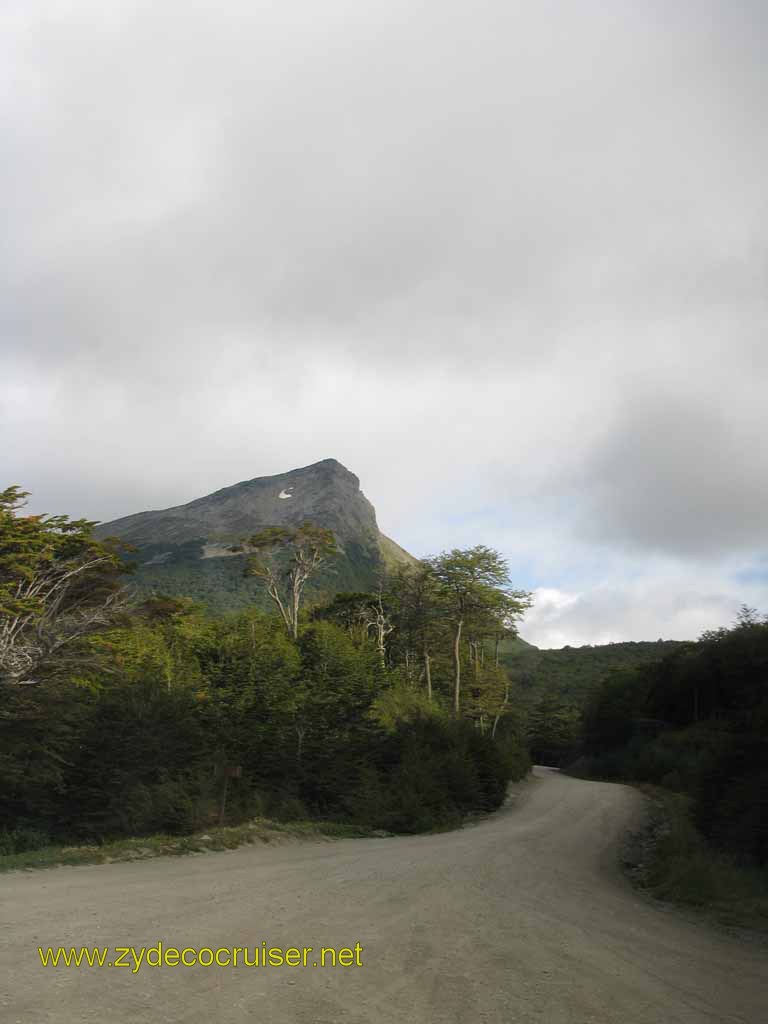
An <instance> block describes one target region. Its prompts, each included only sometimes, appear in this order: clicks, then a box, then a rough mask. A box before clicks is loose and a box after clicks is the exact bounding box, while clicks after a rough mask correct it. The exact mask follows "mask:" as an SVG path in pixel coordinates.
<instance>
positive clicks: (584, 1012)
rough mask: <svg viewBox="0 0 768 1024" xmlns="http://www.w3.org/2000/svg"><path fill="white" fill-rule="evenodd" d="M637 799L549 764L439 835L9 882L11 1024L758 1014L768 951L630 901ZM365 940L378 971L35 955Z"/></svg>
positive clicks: (581, 1020) (743, 1022)
mask: <svg viewBox="0 0 768 1024" xmlns="http://www.w3.org/2000/svg"><path fill="white" fill-rule="evenodd" d="M641 808H642V798H641V797H640V795H639V794H637V793H636V792H635V791H633V790H632V789H630V788H628V787H625V786H620V785H614V784H610V783H600V782H587V781H584V780H581V779H574V778H569V777H566V776H562V775H560V774H559V773H557V772H553V771H549V770H547V769H537V770H536V772H535V773H534V777H533V779H532V780H531V782H530V783H528V784H526V785H524V786H522V787H517V788H516V790H515V791H514V793H513V798H512V799H511V800H510V802H509V803H508V805H507V806H506V807H505V808H504V809H503V810H502V811H500V812H499V813H497V814H495V815H492V816H491V817H489V818H488V819H486V820H483V821H480V822H478V823H475V824H473V825H471V826H470V827H467V828H464V829H460V830H458V831H456V832H446V833H440V834H436V835H425V836H412V837H397V838H382V839H360V840H358V839H349V840H341V841H338V842H333V843H328V842H306V843H305V842H302V843H297V844H291V845H285V846H281V847H276V848H271V847H253V846H248V847H244V848H241V849H237V850H232V851H228V852H223V853H220V854H213V855H208V856H204V857H183V858H167V859H158V860H151V861H146V862H135V863H120V864H109V865H102V866H86V867H62V868H55V869H52V870H49V871H43V872H15V873H12V874H8V875H5V876H3V877H1V878H0V920H1V921H2V924H3V928H2V930H1V931H0V1019H2V1020H3V1021H8V1022H11V1024H42V1022H46V1024H48V1022H56V1024H69V1022H73V1024H74V1022H77V1024H81V1022H83V1024H84V1022H98V1024H103V1022H104V1021H107V1020H108V1021H109V1022H110V1024H122V1022H129V1021H130V1022H151V1024H161V1022H185V1024H196V1022H203V1021H205V1022H210V1021H216V1022H217V1024H235V1022H238V1024H239V1022H242V1021H259V1020H264V1021H267V1020H268V1021H270V1022H271V1024H283V1022H298V1024H331V1022H333V1024H338V1022H345V1024H358V1022H360V1024H362V1022H374V1024H377V1022H392V1024H394V1022H396V1021H397V1022H398V1024H399V1022H401V1021H409V1022H422V1021H423V1022H430V1024H432V1022H443V1021H445V1022H462V1024H464V1022H466V1024H474V1022H496V1021H499V1022H502V1021H504V1022H512V1021H514V1022H515V1024H527V1022H541V1024H560V1022H567V1024H678V1022H679V1024H702V1022H712V1024H714V1022H717V1024H721V1022H722V1024H758V1022H759V1024H763V1022H764V1021H765V1019H766V1007H768V955H767V954H766V952H765V950H764V949H759V948H755V947H752V946H750V945H748V944H746V943H742V942H740V941H738V940H737V939H736V938H733V937H730V936H728V935H723V934H719V933H717V932H715V931H713V930H711V929H708V928H706V927H704V926H701V925H698V924H696V923H695V922H691V921H688V920H685V919H684V918H682V917H680V916H679V915H677V914H676V913H674V912H670V911H669V910H665V909H663V908H661V907H658V906H655V905H651V904H649V903H648V901H647V900H645V899H643V898H642V897H640V896H638V895H637V894H636V893H635V892H633V890H632V888H631V886H630V885H629V883H628V882H627V881H626V880H625V879H624V878H623V876H622V874H621V872H620V869H619V864H618V846H619V842H620V839H621V837H622V835H623V834H624V833H625V831H626V829H627V828H628V827H629V826H630V825H632V824H634V823H636V821H637V817H638V815H639V814H640V812H641ZM158 940H162V942H163V944H164V945H165V946H166V947H167V946H175V947H178V948H182V947H187V946H189V947H203V946H205V947H210V948H213V949H216V948H217V947H232V946H248V947H253V946H258V945H260V944H261V941H262V940H266V942H267V943H268V945H270V946H282V947H287V946H299V947H302V946H312V947H314V949H316V950H317V949H319V948H320V947H322V946H326V947H328V946H336V947H339V946H347V947H352V946H354V945H355V943H360V944H361V946H362V947H363V953H362V961H363V966H362V967H356V966H349V967H335V968H331V967H326V968H321V967H317V968H313V967H312V966H311V964H310V965H308V966H307V967H266V968H261V967H245V966H239V967H237V968H233V967H216V966H212V967H200V966H195V967H189V968H185V967H181V966H178V967H170V966H168V967H166V966H163V967H147V966H144V967H142V969H141V970H139V971H138V972H137V973H135V974H133V973H131V970H130V969H119V968H113V969H109V968H106V967H105V968H102V969H99V968H88V967H81V968H79V969H78V968H74V967H70V968H67V967H65V966H62V965H60V966H58V967H55V968H54V967H47V968H43V967H42V966H41V965H40V961H39V957H38V954H37V947H38V946H45V947H47V946H49V945H50V946H58V945H64V946H70V945H77V946H80V945H83V944H89V945H98V946H111V947H115V946H136V947H140V946H151V945H155V944H156V943H157V941H158Z"/></svg>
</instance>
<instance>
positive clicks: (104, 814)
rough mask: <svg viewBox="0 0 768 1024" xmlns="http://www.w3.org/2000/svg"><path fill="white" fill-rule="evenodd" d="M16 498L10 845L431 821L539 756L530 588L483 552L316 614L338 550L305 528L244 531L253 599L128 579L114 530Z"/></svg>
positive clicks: (3, 503)
mask: <svg viewBox="0 0 768 1024" xmlns="http://www.w3.org/2000/svg"><path fill="white" fill-rule="evenodd" d="M24 498H25V494H24V493H23V492H22V491H20V490H19V489H18V488H9V489H8V490H6V491H5V492H3V493H2V494H0V676H1V677H2V680H1V681H2V696H3V703H2V711H0V822H1V823H2V825H1V826H0V843H2V848H3V850H4V851H5V852H14V851H21V850H24V849H30V848H34V847H35V846H41V845H44V844H46V843H49V842H51V841H89V842H92V841H99V840H101V839H104V838H107V837H114V836H119V835H127V834H150V833H154V832H171V833H173V832H180V833H184V832H189V831H192V830H194V829H199V828H206V827H208V826H209V825H211V824H212V823H216V822H224V821H238V820H244V819H246V818H248V817H249V816H256V815H269V816H273V817H276V818H278V819H289V820H290V819H292V818H307V817H309V818H312V817H318V818H324V819H327V820H338V821H348V822H357V823H362V824H365V825H368V826H373V827H377V828H382V829H387V830H392V831H415V830H420V829H425V828H430V827H435V826H440V825H444V824H448V823H455V822H457V821H459V820H460V819H461V818H462V816H464V815H466V814H467V813H470V812H479V811H485V810H490V809H493V808H495V807H498V806H499V804H500V803H501V802H502V800H503V799H504V796H505V792H506V787H507V783H508V781H509V780H510V778H519V777H521V776H522V775H524V774H525V773H526V771H527V770H528V768H529V761H528V755H527V751H526V747H525V737H524V722H523V720H522V719H521V717H520V716H519V715H518V714H516V701H515V699H514V695H513V693H512V683H511V680H510V678H509V674H508V673H507V672H506V671H505V669H504V668H503V666H502V665H501V664H500V660H499V646H500V643H501V641H502V640H503V639H504V638H505V637H507V636H509V635H513V634H514V632H515V622H516V620H517V618H518V617H519V616H520V614H521V613H522V611H523V610H524V608H525V607H526V606H527V605H528V603H529V598H528V595H527V594H525V593H523V592H520V591H514V590H511V589H510V588H509V580H508V574H507V568H506V565H505V564H504V561H503V559H501V557H500V556H499V555H498V553H497V552H495V551H493V550H491V549H488V548H486V547H483V546H482V545H479V546H477V547H474V548H471V549H468V550H466V551H452V552H447V553H443V554H442V555H439V556H436V557H435V558H433V559H429V560H426V561H424V562H423V563H420V564H419V565H418V566H417V567H414V568H409V567H400V568H399V569H398V570H397V571H396V572H394V573H393V574H391V575H389V576H383V577H382V580H381V587H380V589H379V590H378V592H376V593H348V594H339V595H337V596H336V597H335V598H334V599H333V600H332V601H331V602H326V603H325V605H317V606H314V607H309V606H305V604H304V595H305V587H306V585H307V582H308V581H309V580H311V578H312V576H313V574H314V573H315V572H317V571H318V570H319V569H320V568H321V567H322V566H324V565H327V564H328V563H329V562H330V561H332V560H333V558H334V557H335V540H334V537H333V534H332V533H331V532H330V531H328V530H324V529H322V528H320V527H317V526H313V525H312V524H311V523H305V524H304V525H303V526H302V527H300V528H297V529H277V528H271V529H267V530H263V531H261V532H260V533H259V534H257V535H254V536H252V537H249V538H244V539H243V542H242V545H241V547H242V551H243V553H244V555H246V556H247V561H246V563H245V564H246V572H247V574H248V578H249V580H250V586H252V587H253V588H254V593H260V594H261V595H262V596H263V595H264V594H266V595H267V597H268V598H269V600H270V602H271V606H272V609H273V611H272V612H267V611H264V610H262V609H261V608H258V607H254V608H251V609H247V610H245V611H242V612H239V613H234V614H230V615H224V616H219V617H216V616H213V615H211V614H210V613H208V612H207V611H205V610H204V609H202V608H200V607H199V606H197V605H196V604H195V603H194V602H193V601H191V600H187V599H179V598H169V597H164V596H162V595H155V596H151V597H147V596H146V595H141V594H136V593H133V592H132V591H131V587H130V583H128V585H127V586H126V582H125V580H126V577H125V573H126V562H125V560H124V557H123V556H124V554H125V552H124V550H123V549H122V548H121V545H120V543H119V542H117V541H110V540H109V539H104V540H97V539H95V537H94V535H93V524H92V523H89V522H87V521H84V520H79V521H72V520H69V519H67V517H63V516H51V517H49V516H28V515H25V514H24V511H23V509H24V505H23V503H24Z"/></svg>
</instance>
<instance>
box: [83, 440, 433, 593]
mask: <svg viewBox="0 0 768 1024" xmlns="http://www.w3.org/2000/svg"><path fill="white" fill-rule="evenodd" d="M306 520H309V521H311V522H312V523H314V524H316V525H318V526H324V527H326V528H328V529H330V530H333V533H334V535H335V537H336V541H337V544H338V546H339V552H340V554H339V557H338V558H337V559H336V560H335V561H334V563H333V565H330V566H328V567H327V568H326V569H325V570H324V571H323V573H322V575H320V576H318V578H317V580H316V581H314V583H313V585H312V589H311V590H310V588H309V587H308V596H309V597H310V599H311V597H312V596H313V594H314V596H315V597H317V596H319V595H329V594H333V593H336V592H338V591H346V590H350V591H364V590H369V589H371V588H372V587H373V586H374V585H375V582H376V578H377V575H378V574H379V573H380V572H381V571H382V569H385V568H390V567H392V566H394V565H396V564H398V563H401V562H406V563H408V562H415V561H416V559H415V558H414V557H413V556H412V555H410V554H408V552H407V551H405V550H404V549H403V548H401V547H400V546H399V545H398V544H396V543H395V542H394V541H393V540H390V539H389V538H388V537H385V536H384V534H382V533H381V531H380V530H379V528H378V525H377V522H376V511H375V509H374V507H373V505H372V504H371V503H370V502H369V501H368V499H367V498H366V497H365V495H364V494H363V493H362V491H361V490H360V481H359V480H358V478H357V477H356V476H355V474H354V473H351V472H350V471H349V470H348V469H346V468H345V467H344V466H342V465H341V463H340V462H337V461H336V459H324V460H323V461H322V462H316V463H314V464H313V465H311V466H305V467H304V468H302V469H294V470H291V471H290V472H288V473H280V474H278V475H276V476H262V477H255V478H254V479H253V480H245V481H243V482H241V483H238V484H234V485H233V486H232V487H225V488H223V489H222V490H219V491H215V492H214V493H213V494H208V495H206V496H205V497H202V498H196V499H195V500H194V501H190V502H188V503H187V504H185V505H177V506H175V507H173V508H167V509H162V510H160V511H150V512H138V513H135V514H133V515H128V516H125V517H123V518H121V519H115V520H113V521H112V522H109V523H102V524H100V525H99V526H98V527H97V528H96V531H95V532H96V535H97V536H98V537H102V538H103V537H120V538H121V539H122V540H125V541H127V542H129V543H130V544H131V545H133V546H134V547H135V548H136V549H137V550H136V552H134V553H133V554H132V555H131V556H130V557H131V559H132V560H133V561H134V563H135V564H136V572H135V575H134V577H133V579H134V582H135V583H136V584H137V585H138V587H139V588H140V589H141V590H143V591H157V592H162V593H166V594H173V595H179V596H182V595H183V596H186V597H192V598H195V599H196V600H200V601H203V602H204V603H205V604H206V605H207V606H208V607H209V608H210V609H211V610H213V611H227V610H230V609H234V608H238V607H243V606H244V605H246V604H254V603H260V592H259V590H258V588H257V586H256V585H255V581H254V580H253V579H247V578H246V577H245V576H244V567H245V556H243V555H241V554H233V553H232V552H231V551H230V550H229V547H230V546H231V545H232V544H233V543H234V542H237V541H239V540H242V539H243V538H244V537H247V536H249V535H250V534H253V533H255V532H256V531H258V530H260V529H262V528H264V527H266V526H298V525H299V524H300V523H302V522H304V521H306Z"/></svg>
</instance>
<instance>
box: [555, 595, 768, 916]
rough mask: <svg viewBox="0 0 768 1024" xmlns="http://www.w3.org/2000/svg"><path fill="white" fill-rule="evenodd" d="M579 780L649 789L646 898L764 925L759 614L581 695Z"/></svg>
mask: <svg viewBox="0 0 768 1024" xmlns="http://www.w3.org/2000/svg"><path fill="white" fill-rule="evenodd" d="M570 770H571V772H572V773H573V774H578V775H580V776H582V777H586V778H601V779H615V780H619V781H627V782H632V783H636V784H641V785H644V786H648V785H650V786H652V787H655V788H654V790H653V791H652V792H653V794H654V795H653V798H652V799H653V804H652V806H653V813H652V816H651V822H650V826H649V829H648V832H647V834H646V836H645V840H644V842H645V853H644V855H643V857H642V858H641V863H642V868H641V869H640V870H638V871H636V872H635V875H636V877H637V878H638V879H639V881H640V882H641V883H642V884H643V885H644V886H645V887H646V888H648V889H649V890H650V891H651V892H653V893H654V894H655V895H657V896H659V897H662V898H667V899H673V900H676V901H679V902H683V903H687V904H693V905H698V906H703V905H708V906H710V907H712V908H715V909H716V910H717V913H718V916H719V917H720V918H721V919H724V920H725V919H728V920H731V922H732V923H733V922H737V921H738V922H741V923H749V924H754V923H756V922H760V923H761V924H763V925H768V899H767V894H768V620H766V619H761V618H760V617H759V616H758V615H757V613H756V612H755V611H754V610H752V609H749V608H743V609H742V611H741V613H740V615H739V618H738V621H737V622H736V624H735V625H734V626H733V627H731V628H729V629H726V628H724V629H719V630H714V631H711V632H708V633H705V634H704V635H703V636H702V637H701V639H700V640H699V642H698V643H691V644H687V645H684V646H681V648H680V649H678V650H677V651H675V652H674V653H673V654H671V655H670V656H668V657H666V658H663V659H662V660H661V661H659V662H657V663H656V664H653V665H647V666H645V667H642V668H637V669H634V670H632V671H628V672H616V673H613V674H611V675H609V676H608V677H607V678H605V679H604V681H603V682H602V683H601V684H600V685H599V686H598V687H597V688H596V689H595V691H594V692H593V693H592V695H591V696H590V697H589V699H588V700H587V702H586V705H585V708H584V711H583V718H582V745H581V756H580V757H579V758H578V759H577V760H576V761H575V763H574V764H573V765H572V766H571V768H570Z"/></svg>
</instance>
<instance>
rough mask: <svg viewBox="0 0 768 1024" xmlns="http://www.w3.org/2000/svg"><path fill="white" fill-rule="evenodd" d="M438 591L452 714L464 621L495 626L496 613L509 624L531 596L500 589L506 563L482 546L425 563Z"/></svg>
mask: <svg viewBox="0 0 768 1024" xmlns="http://www.w3.org/2000/svg"><path fill="white" fill-rule="evenodd" d="M426 564H427V565H428V566H429V567H430V569H431V571H432V573H433V575H434V578H435V580H436V582H437V585H438V588H439V590H440V591H441V592H442V595H443V597H444V600H445V603H446V606H447V608H448V614H449V617H450V621H451V623H452V626H453V671H454V675H453V701H452V703H453V713H454V715H456V716H457V717H458V715H459V713H460V711H461V639H462V631H463V629H464V626H465V624H466V623H467V622H468V620H470V619H471V620H473V621H474V622H477V621H478V620H481V621H482V620H484V619H485V620H487V621H488V623H489V624H490V623H493V624H497V623H498V621H499V615H500V610H501V609H502V608H503V610H504V616H505V617H506V620H507V621H508V622H512V621H513V620H514V619H515V618H516V617H518V616H520V615H521V614H522V613H523V611H524V610H525V608H528V607H530V604H531V595H530V594H528V593H527V592H526V591H522V590H508V589H504V588H505V587H506V586H507V585H508V584H509V569H508V567H507V563H506V561H505V560H504V558H502V556H501V555H500V554H499V552H498V551H494V550H493V548H488V547H486V546H485V545H483V544H478V545H477V546H476V547H473V548H467V549H465V550H460V549H459V548H454V549H453V550H452V551H447V552H443V553H442V554H440V555H438V556H436V557H435V558H431V559H428V560H427V563H426Z"/></svg>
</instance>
